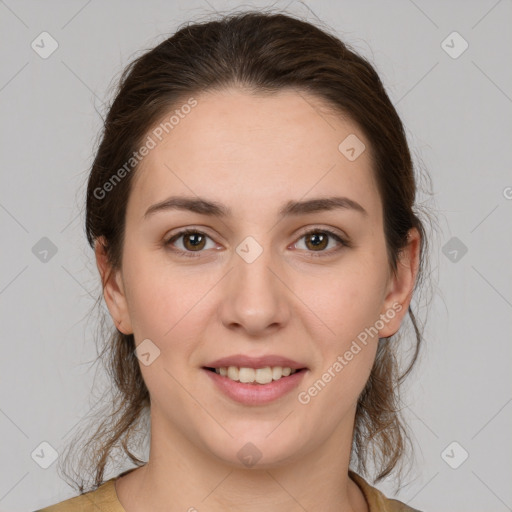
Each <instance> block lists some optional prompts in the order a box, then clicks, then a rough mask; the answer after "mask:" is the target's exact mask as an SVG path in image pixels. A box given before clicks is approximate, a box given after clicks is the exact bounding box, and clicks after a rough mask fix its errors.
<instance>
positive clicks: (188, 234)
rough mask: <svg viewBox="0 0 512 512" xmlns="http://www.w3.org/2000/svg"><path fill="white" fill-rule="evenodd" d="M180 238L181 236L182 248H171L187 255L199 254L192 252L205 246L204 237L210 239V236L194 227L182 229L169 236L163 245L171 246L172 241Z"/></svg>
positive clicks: (195, 255) (199, 250)
mask: <svg viewBox="0 0 512 512" xmlns="http://www.w3.org/2000/svg"><path fill="white" fill-rule="evenodd" d="M180 238H183V241H182V242H181V243H182V246H183V249H172V250H173V251H175V252H177V253H178V254H180V255H183V256H189V257H197V256H199V255H200V254H194V253H200V252H201V251H202V250H203V249H204V248H205V245H206V243H205V242H206V239H210V240H211V238H210V237H209V236H208V235H206V234H205V233H203V232H202V231H198V230H196V229H184V230H183V231H180V232H179V233H177V234H176V235H174V236H173V237H171V238H170V239H169V240H167V241H166V242H164V244H165V246H172V245H173V244H174V242H175V241H177V240H179V239H180ZM210 248H211V247H210Z"/></svg>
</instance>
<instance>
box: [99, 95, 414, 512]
mask: <svg viewBox="0 0 512 512" xmlns="http://www.w3.org/2000/svg"><path fill="white" fill-rule="evenodd" d="M195 98H196V99H197V100H198V105H197V106H196V107H194V108H193V109H192V110H191V112H190V113H189V114H188V115H187V116H186V117H185V118H184V119H182V120H180V122H179V124H177V125H176V126H175V127H174V129H173V130H172V131H170V132H169V134H168V135H166V136H165V138H163V140H162V142H160V143H159V144H158V145H157V146H156V147H155V148H154V149H152V150H151V151H150V152H149V154H148V155H147V156H146V157H145V158H144V161H143V162H142V163H141V166H140V168H139V169H137V171H136V173H137V174H136V175H135V176H134V179H135V180H134V182H133V184H132V185H133V187H132V191H131V194H130V197H129V201H128V205H127V212H126V228H125V229H126V236H125V242H124V247H123V258H122V268H121V269H117V270H113V269H111V268H110V267H109V265H108V262H107V260H106V257H105V254H104V252H103V250H102V246H101V244H99V243H98V244H97V245H96V259H97V264H98V269H99V271H100V273H101V275H102V280H103V279H104V278H105V276H107V274H108V272H109V271H110V270H113V272H112V274H111V275H110V276H109V277H108V279H107V281H106V282H104V281H103V282H104V298H105V301H106V303H107V306H108V308H109V311H110V313H111V315H112V318H113V320H114V321H115V323H116V325H117V326H118V329H119V330H120V331H122V332H123V333H126V334H130V333H133V334H134V337H135V341H136V344H137V345H138V344H140V343H141V342H142V341H143V340H145V339H150V340H151V341H152V342H153V343H154V344H155V345H156V346H157V347H158V348H159V350H160V355H159V357H157V358H156V359H155V360H154V361H153V362H152V363H151V364H150V365H148V366H145V365H144V364H141V363H139V364H140V368H141V371H142V374H143V377H144V381H145V383H146V385H147V387H148V389H149V392H150V396H151V444H150V456H149V461H148V463H147V464H146V465H145V466H143V467H142V468H139V469H136V470H135V471H132V472H130V473H128V474H127V475H125V476H123V477H121V478H119V479H118V480H117V482H116V491H117V495H118V498H119V501H120V502H121V504H122V505H123V507H124V508H125V510H126V511H127V512H135V511H138V512H141V511H142V512H145V511H152V512H154V511H164V510H165V511H166V512H169V511H178V510H179V511H185V510H195V509H197V510H208V511H209V512H217V511H226V510H233V511H235V510H237V511H239V510H243V511H245V512H252V511H261V510H266V511H267V512H273V511H279V512H283V511H304V510H308V511H311V512H312V511H317V510H318V511H320V510H321V511H323V512H331V511H332V512H334V511H339V510H343V511H346V512H363V511H367V510H368V507H367V504H366V501H365V499H364V497H363V495H362V492H361V490H360V489H359V487H358V486H357V485H356V484H355V483H354V482H353V481H352V480H351V479H350V478H349V476H348V464H349V457H350V447H351V442H352V431H353V425H354V418H355V411H356V404H357V399H358V396H359V394H360V393H361V391H362V390H363V388H364V386H365V383H366V381H367V379H368V377H369V374H370V370H371V367H372V364H373V361H374V358H375V354H376V348H377V342H378V337H387V336H390V335H392V334H393V333H395V332H396V331H397V330H398V328H399V327H400V324H401V321H402V319H403V317H404V316H405V314H406V312H407V308H408V305H409V302H410V299H411V293H412V289H413V286H414V281H415V278H416V275H417V270H418V257H419V234H418V232H417V231H416V230H411V232H410V238H409V240H410V242H409V245H408V247H407V248H406V249H405V250H404V251H403V253H402V258H401V260H400V263H399V265H398V272H397V274H396V275H393V274H392V273H391V271H390V268H389V262H388V260H387V255H386V248H385V247H386V246H385V238H384V231H383V217H382V203H381V200H380V196H379V193H378V190H377V188H376V183H375V181H374V178H373V174H372V164H371V149H370V144H369V141H368V140H367V139H366V138H365V136H364V134H363V133H362V131H361V130H360V129H359V128H358V126H357V125H355V124H354V123H353V122H352V121H350V120H349V119H348V118H344V117H341V116H340V115H339V114H337V115H335V114H333V113H332V112H330V111H328V109H327V108H326V105H325V104H323V103H322V102H321V101H320V100H319V99H318V98H316V97H314V96H311V95H309V94H306V93H300V94H299V93H297V92H296V91H291V90H281V91H280V92H278V93H276V94H272V95H266V96H265V95H261V94H259V95H255V94H254V93H251V92H247V91H243V90H240V89H228V90H223V91H215V92H209V93H203V94H201V95H199V96H195ZM148 133H150V132H148ZM350 134H356V135H357V137H358V138H359V139H360V140H362V141H363V142H364V144H365V145H366V150H365V151H364V152H363V153H362V154H361V155H360V156H359V157H358V158H357V159H356V160H354V161H349V160H348V159H347V158H346V157H345V156H344V155H343V154H342V153H341V152H340V151H339V150H338V145H339V144H340V142H341V141H343V140H344V139H345V138H346V137H347V136H348V135H350ZM170 195H179V196H187V197H195V196H200V197H204V198H207V199H209V200H214V201H217V202H220V203H223V204H224V205H226V206H228V207H230V208H231V209H232V211H233V216H232V217H227V218H225V219H219V218H215V217H210V216H207V215H204V214H198V213H193V212H189V211H180V210H168V211H165V212H159V213H157V214H155V215H154V216H151V217H150V218H149V220H148V219H144V218H143V216H144V213H145V211H146V210H147V209H148V208H149V207H150V206H151V205H153V204H155V203H157V202H159V201H162V200H164V199H166V198H167V197H168V196H170ZM334 195H337V196H345V197H348V198H350V199H353V200H355V201H357V202H358V203H359V204H361V205H362V206H363V207H364V209H365V210H366V211H367V213H368V215H367V216H363V215H361V214H360V213H358V212H356V211H355V210H350V209H340V210H332V211H322V212H316V213H309V214H302V215H299V216H297V217H289V218H284V219H280V218H279V217H278V214H277V212H278V210H279V209H280V208H281V206H282V205H283V204H284V203H286V202H287V201H289V200H307V199H311V198H313V197H315V198H316V197H328V196H334ZM186 227H192V228H196V229H197V230H198V231H200V232H201V233H204V234H206V235H207V238H206V240H205V242H203V243H202V244H199V245H200V249H199V251H202V252H198V250H197V249H195V252H194V247H195V246H194V243H193V242H194V241H195V242H196V244H197V239H196V240H194V239H193V238H192V240H191V238H190V236H188V237H187V236H182V237H181V238H179V239H176V240H174V245H173V246H167V247H166V246H165V245H164V242H165V241H166V240H169V239H170V238H172V236H173V235H174V234H176V233H177V232H178V231H179V230H180V229H183V228H186ZM307 228H318V230H317V235H321V234H322V228H324V229H326V228H329V229H331V230H333V231H335V232H336V233H337V234H340V235H342V237H343V236H345V237H346V238H348V239H349V240H350V241H351V244H352V246H351V247H345V246H343V245H341V244H340V243H339V242H338V241H336V240H335V239H334V238H328V242H324V243H323V244H320V248H316V247H315V245H314V241H315V240H314V239H312V237H311V236H304V231H305V230H306V229H307ZM247 236H252V237H253V238H254V239H255V240H256V241H257V242H258V243H259V245H260V246H261V247H262V249H263V252H262V253H261V255H260V256H259V257H258V258H257V259H256V260H255V261H253V262H252V263H248V262H247V261H245V260H244V259H242V258H241V257H240V256H239V255H238V253H237V252H236V248H237V246H238V245H239V244H240V243H241V242H242V241H243V240H244V239H245V238H246V237H247ZM172 248H174V249H176V250H182V251H187V250H188V251H189V252H192V253H194V254H196V255H198V254H199V256H198V257H186V256H182V255H179V254H177V253H176V252H173V251H172ZM320 253H321V254H323V256H322V255H320V256H318V257H311V255H312V254H320ZM393 304H395V305H396V304H401V305H402V308H401V310H400V311H399V312H396V314H395V315H394V318H393V319H390V320H388V321H387V322H386V323H385V325H384V327H383V328H382V329H380V330H379V332H378V336H375V337H373V338H369V340H368V343H367V344H366V345H362V344H360V345H361V347H362V349H361V351H360V352H358V354H357V355H355V356H354V358H353V359H352V360H351V361H350V362H349V363H348V364H347V365H346V366H345V367H344V368H343V370H342V371H341V372H339V373H337V374H336V377H335V378H332V379H331V380H330V382H329V383H328V384H327V385H326V386H325V387H324V388H323V389H322V390H321V392H319V393H318V394H317V395H316V396H315V397H313V398H312V399H311V401H310V402H309V403H308V404H301V403H300V402H299V401H298V399H297V395H298V393H299V392H300V391H304V390H307V389H308V388H309V387H310V386H312V385H313V383H314V382H315V381H317V380H318V379H320V378H321V377H322V374H323V373H324V372H325V371H326V370H327V369H328V368H329V367H330V366H332V364H333V363H334V362H335V361H336V359H337V357H338V356H339V355H343V354H344V353H345V352H346V351H347V350H348V349H349V348H350V345H351V343H352V341H353V340H354V339H356V337H357V335H358V334H359V333H361V332H362V331H364V329H365V328H368V327H370V326H372V325H374V324H375V322H376V321H377V320H378V319H379V317H380V315H381V314H385V313H386V312H387V311H389V310H390V309H392V308H393ZM237 353H243V354H248V355H251V356H259V355H263V354H279V355H283V356H287V357H290V358H292V359H295V360H296V361H299V362H302V363H304V365H305V366H307V367H308V371H307V373H306V375H305V376H304V378H303V380H302V383H301V385H300V386H299V388H297V389H296V390H294V391H292V392H291V393H288V394H287V395H285V396H284V397H281V398H279V399H278V400H276V401H274V402H272V403H270V404H267V405H258V406H247V405H243V404H239V403H236V402H234V401H232V400H230V399H229V398H228V397H226V396H225V395H223V394H221V393H220V392H219V391H218V390H217V389H216V387H214V386H213V384H212V383H211V382H210V379H209V378H208V375H206V374H205V372H204V370H202V369H201V368H202V366H204V365H206V364H207V363H208V362H210V361H212V360H214V359H217V358H219V357H223V356H227V355H232V354H237ZM249 442H251V443H253V444H254V445H255V446H256V447H257V448H258V450H259V451H260V452H261V454H262V456H261V459H260V460H259V461H258V463H257V464H256V465H254V466H252V467H250V468H249V467H246V466H244V464H242V463H241V461H240V460H239V458H238V456H237V453H238V452H239V450H240V449H241V448H242V447H243V446H244V445H245V444H246V443H249ZM191 507H195V509H192V508H191Z"/></svg>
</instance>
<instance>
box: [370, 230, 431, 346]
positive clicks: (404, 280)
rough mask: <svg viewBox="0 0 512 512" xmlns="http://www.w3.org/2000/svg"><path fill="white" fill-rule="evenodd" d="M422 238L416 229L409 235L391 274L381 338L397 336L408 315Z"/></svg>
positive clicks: (385, 301) (380, 331) (380, 332)
mask: <svg viewBox="0 0 512 512" xmlns="http://www.w3.org/2000/svg"><path fill="white" fill-rule="evenodd" d="M420 243H421V236H420V233H419V231H418V230H417V229H416V228H411V229H410V230H409V233H408V243H407V246H406V247H404V248H403V249H402V251H401V252H400V254H399V259H398V262H397V270H396V273H395V274H391V276H390V280H389V284H388V287H387V291H386V297H385V300H384V303H383V306H382V310H381V318H382V315H385V318H386V321H385V322H384V323H385V326H384V327H383V328H382V329H380V330H379V338H388V337H389V336H392V335H393V334H395V333H396V332H397V331H398V329H399V328H400V325H401V323H402V320H403V318H404V316H405V315H406V313H407V310H408V308H409V304H410V302H411V298H412V292H413V289H414V284H415V282H416V276H417V274H418V268H419V258H420Z"/></svg>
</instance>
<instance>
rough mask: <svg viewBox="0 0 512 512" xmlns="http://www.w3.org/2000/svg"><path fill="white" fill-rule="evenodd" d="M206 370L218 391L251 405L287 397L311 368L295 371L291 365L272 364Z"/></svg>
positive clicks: (234, 399) (204, 368)
mask: <svg viewBox="0 0 512 512" xmlns="http://www.w3.org/2000/svg"><path fill="white" fill-rule="evenodd" d="M202 370H204V375H205V376H206V377H207V378H208V379H209V381H210V382H212V383H213V385H214V389H215V390H217V391H220V392H221V393H222V395H224V396H226V397H228V398H229V399H231V400H233V401H235V402H238V403H241V404H244V405H248V406H258V405H261V406H262V405H266V404H269V403H271V402H273V401H276V400H278V399H279V398H282V399H284V398H285V397H286V395H289V394H290V392H291V391H292V390H293V389H295V388H296V387H297V386H298V385H299V384H300V383H301V382H302V380H303V378H304V376H305V374H306V373H307V371H308V369H307V368H296V369H293V370H292V369H291V368H289V367H288V368H286V367H284V368H283V367H268V366H267V367H264V368H256V369H255V368H238V367H235V366H229V367H220V368H215V367H211V366H203V367H202ZM274 377H275V378H274Z"/></svg>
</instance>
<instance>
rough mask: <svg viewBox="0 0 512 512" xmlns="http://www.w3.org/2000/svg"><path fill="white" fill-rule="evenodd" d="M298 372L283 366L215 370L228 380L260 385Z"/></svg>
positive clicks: (233, 367)
mask: <svg viewBox="0 0 512 512" xmlns="http://www.w3.org/2000/svg"><path fill="white" fill-rule="evenodd" d="M296 371H297V370H292V369H291V368H288V367H284V368H283V367H282V366H273V367H270V366H265V368H257V369H255V368H238V367H236V366H229V367H222V368H215V373H217V374H219V375H222V376H223V377H227V378H228V379H231V380H234V381H237V382H245V383H253V382H256V383H258V384H268V383H270V382H272V381H273V380H279V379H280V378H281V377H288V375H291V374H293V373H295V372H296Z"/></svg>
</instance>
